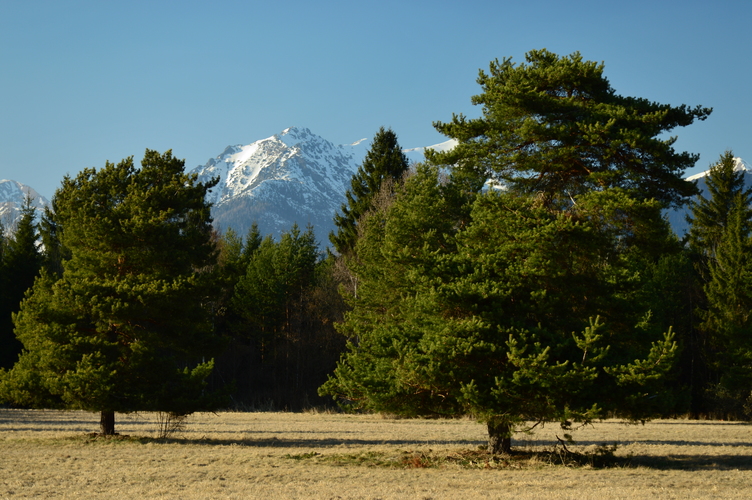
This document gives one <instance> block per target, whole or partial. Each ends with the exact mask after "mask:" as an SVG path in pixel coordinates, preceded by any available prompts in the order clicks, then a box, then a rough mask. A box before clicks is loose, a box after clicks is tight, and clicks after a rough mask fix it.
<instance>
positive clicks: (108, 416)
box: [99, 411, 115, 436]
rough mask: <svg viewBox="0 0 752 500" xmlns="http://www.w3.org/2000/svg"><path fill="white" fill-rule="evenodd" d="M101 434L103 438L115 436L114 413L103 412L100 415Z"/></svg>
mask: <svg viewBox="0 0 752 500" xmlns="http://www.w3.org/2000/svg"><path fill="white" fill-rule="evenodd" d="M99 433H100V434H102V435H103V436H114V435H115V412H114V411H102V412H100V413H99Z"/></svg>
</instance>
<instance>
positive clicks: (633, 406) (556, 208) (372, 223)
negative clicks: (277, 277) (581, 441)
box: [320, 50, 710, 452]
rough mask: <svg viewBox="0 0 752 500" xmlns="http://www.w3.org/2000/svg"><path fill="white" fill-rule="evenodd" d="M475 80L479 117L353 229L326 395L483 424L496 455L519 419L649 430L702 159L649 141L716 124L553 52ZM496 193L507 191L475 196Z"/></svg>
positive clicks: (460, 122) (458, 125)
mask: <svg viewBox="0 0 752 500" xmlns="http://www.w3.org/2000/svg"><path fill="white" fill-rule="evenodd" d="M527 58H528V63H529V65H524V64H523V65H521V66H519V67H515V66H514V65H513V64H512V63H511V62H510V61H509V60H505V61H504V62H503V63H499V62H498V61H497V62H495V63H492V65H491V75H490V76H487V75H485V74H484V73H481V76H480V78H479V83H480V84H481V86H482V87H483V90H484V93H483V94H481V95H480V96H476V97H475V98H474V102H475V103H476V104H482V105H483V117H482V118H479V119H475V120H467V119H465V118H464V117H462V116H455V118H454V120H453V122H452V123H450V124H441V123H438V124H437V125H436V127H437V128H438V129H439V130H440V131H441V132H443V133H444V134H446V135H449V136H450V137H453V138H455V139H457V140H458V141H459V145H458V146H457V147H456V148H455V149H454V150H452V151H449V152H445V153H429V155H428V158H429V161H430V162H432V163H434V164H437V165H438V166H444V167H448V168H449V169H450V173H449V175H448V176H443V177H442V178H440V176H439V170H438V167H436V166H419V167H418V169H417V171H416V173H415V175H413V176H412V177H410V178H408V179H407V180H406V181H405V183H404V185H403V186H402V187H401V189H400V190H399V191H398V192H397V196H396V199H394V201H393V203H392V204H391V205H386V206H383V207H379V208H378V209H374V210H372V211H371V212H370V213H369V214H368V215H367V216H366V217H365V218H364V219H362V221H361V236H360V239H359V240H358V242H357V246H356V252H355V255H356V258H353V259H351V262H350V269H351V270H352V272H353V273H354V274H355V275H356V277H357V282H358V289H357V293H355V294H353V295H352V296H350V302H351V305H352V307H353V309H352V311H350V312H349V313H347V314H346V316H345V321H344V322H343V323H342V325H341V326H340V330H341V331H342V332H343V333H344V334H345V335H347V337H348V338H349V343H348V352H347V353H346V354H345V355H344V356H343V357H342V359H341V361H340V363H339V365H338V366H337V369H336V371H335V373H334V375H333V376H332V377H331V378H330V380H329V381H328V382H327V383H326V384H324V386H322V388H321V390H320V391H321V393H322V394H328V395H332V396H334V397H335V398H337V399H338V400H339V401H340V402H341V403H342V404H344V405H345V406H350V407H353V408H361V409H368V410H373V411H382V412H389V413H396V414H401V415H434V416H436V415H438V416H441V415H445V416H448V415H461V414H467V415H473V416H474V417H475V418H477V419H478V420H479V421H481V422H485V423H486V424H487V425H488V430H489V450H490V451H492V452H506V451H509V437H510V436H511V433H512V430H513V428H514V427H515V425H517V424H519V423H521V422H523V421H526V420H530V419H532V420H538V421H552V420H553V421H559V422H562V424H563V425H568V423H569V422H571V421H572V420H579V421H585V422H587V421H590V420H592V419H594V418H597V417H599V416H601V415H604V414H609V415H620V416H623V417H625V418H628V419H644V418H649V417H650V416H652V415H655V414H656V413H658V412H659V411H660V410H662V409H665V405H666V404H671V401H672V398H671V397H670V395H669V394H668V393H667V391H666V390H665V387H664V381H665V380H666V378H667V376H668V374H669V371H670V370H671V368H672V367H673V365H674V360H675V358H676V356H677V354H678V348H677V345H676V343H675V342H674V334H673V333H672V331H671V329H670V328H665V326H666V325H662V324H656V323H655V322H653V321H651V317H652V313H651V307H652V306H651V304H650V300H651V299H652V297H651V296H650V294H646V293H645V292H644V289H645V286H646V285H647V284H652V281H651V280H652V277H651V275H650V273H646V272H645V270H651V269H653V268H654V267H655V266H657V264H658V262H659V261H660V259H661V257H662V256H663V255H666V254H669V253H673V254H675V253H677V252H678V248H679V247H678V242H677V241H676V239H675V238H672V236H671V232H670V229H669V227H668V224H667V222H666V221H665V220H663V219H662V217H661V209H662V208H664V207H665V206H668V205H670V204H672V203H679V202H681V201H682V199H683V198H684V197H685V196H687V195H690V194H692V193H693V192H694V189H695V188H694V186H692V185H691V184H688V183H686V182H684V181H683V180H682V179H681V173H682V172H683V170H684V168H686V167H687V166H690V164H693V163H694V160H695V159H696V158H695V157H694V156H692V155H688V154H676V153H675V152H674V151H673V149H672V148H671V144H672V143H673V140H660V139H657V138H656V136H657V135H658V134H660V133H662V132H664V131H667V130H671V129H672V128H674V127H676V126H679V125H687V124H689V123H691V122H692V121H693V120H694V119H704V118H705V117H706V116H707V114H708V113H709V112H710V110H708V109H702V108H696V109H694V110H689V109H687V108H686V107H684V106H682V107H680V108H672V107H670V106H664V105H658V104H654V103H650V102H648V101H646V100H644V99H635V98H624V97H621V96H618V95H616V94H615V92H614V91H613V89H611V87H610V86H609V84H608V81H607V80H606V79H605V78H604V77H603V76H602V65H597V64H595V63H591V62H584V61H582V59H581V58H580V56H579V54H573V55H572V56H569V57H565V58H559V57H558V56H555V55H554V54H551V53H549V52H547V51H545V50H543V51H533V52H531V53H529V54H528V55H527ZM489 177H490V178H491V179H492V180H495V181H497V182H499V183H501V184H502V185H503V186H504V188H503V189H502V190H495V189H490V190H487V191H485V192H479V188H480V186H481V185H482V184H483V183H484V182H485V181H486V180H487V179H488V178H489Z"/></svg>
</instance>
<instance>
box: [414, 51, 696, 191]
mask: <svg viewBox="0 0 752 500" xmlns="http://www.w3.org/2000/svg"><path fill="white" fill-rule="evenodd" d="M525 58H526V61H527V63H523V64H520V65H516V64H514V63H513V62H512V61H511V59H509V58H507V59H504V60H503V61H501V62H500V61H498V60H496V61H493V62H492V63H491V65H490V68H489V72H488V73H485V72H483V71H481V72H480V76H479V77H478V83H479V84H480V85H481V87H482V89H483V92H482V93H481V94H479V95H476V96H474V97H473V104H477V105H481V106H482V113H483V116H482V117H480V118H475V119H467V118H465V117H464V116H462V115H459V116H454V118H453V119H452V121H451V122H449V123H441V122H437V123H436V124H435V126H436V128H437V129H438V130H439V131H440V132H442V133H443V134H445V135H447V136H449V137H452V138H455V139H457V140H458V141H459V145H458V146H457V147H456V148H455V149H454V150H452V151H449V152H446V153H434V154H433V155H430V154H429V155H428V158H429V160H430V161H433V162H435V163H439V164H443V165H448V166H449V165H456V166H457V168H459V169H460V170H461V171H462V172H464V173H465V174H469V175H470V176H473V175H475V176H481V177H482V178H484V179H485V178H487V177H489V176H490V177H492V178H494V179H495V180H497V181H499V182H501V183H502V184H505V185H507V186H509V187H512V188H514V189H516V190H519V191H521V192H525V193H540V194H541V195H542V196H544V197H545V198H546V199H547V200H548V202H549V203H554V201H555V200H556V199H559V200H562V199H564V200H567V199H569V198H570V197H572V196H576V195H578V194H581V193H584V192H586V191H588V190H601V189H608V188H613V187H619V188H622V189H624V190H626V191H628V192H629V193H630V194H631V195H633V196H634V197H636V198H637V199H643V198H648V199H650V198H654V199H656V200H658V201H660V202H661V203H663V204H665V205H668V204H680V203H681V202H682V201H683V200H684V198H685V197H687V196H690V195H692V194H694V193H695V188H694V187H693V186H692V185H691V184H689V183H687V182H685V181H684V180H683V179H682V178H681V175H682V173H683V172H684V171H685V170H686V169H687V168H689V167H692V166H693V165H694V163H695V162H696V161H697V158H698V157H697V155H691V154H688V153H677V152H675V151H674V149H673V147H672V145H673V143H674V141H675V138H669V139H663V138H659V136H660V135H662V134H663V133H665V132H669V131H671V130H672V129H674V128H675V127H680V126H687V125H689V124H691V123H692V122H693V121H694V120H695V119H697V120H704V119H705V118H706V117H707V116H708V115H709V114H710V112H711V109H709V108H702V107H700V106H697V107H695V108H688V107H687V106H685V105H681V106H679V107H673V106H670V105H666V104H658V103H654V102H650V101H648V100H647V99H642V98H635V97H623V96H620V95H618V94H616V92H615V90H614V89H613V88H612V87H611V85H610V83H609V82H608V79H606V77H604V76H603V68H604V66H603V64H598V63H595V62H593V61H584V60H583V59H582V57H581V56H580V54H579V53H578V52H575V53H573V54H571V55H569V56H565V57H559V56H558V55H556V54H553V53H551V52H549V51H547V50H545V49H543V50H533V51H530V52H528V53H527V54H526V56H525Z"/></svg>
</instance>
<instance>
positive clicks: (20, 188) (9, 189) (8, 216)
mask: <svg viewBox="0 0 752 500" xmlns="http://www.w3.org/2000/svg"><path fill="white" fill-rule="evenodd" d="M27 196H28V197H29V198H31V206H33V207H34V208H35V209H36V210H37V212H38V213H41V212H42V211H44V207H46V206H48V205H49V204H50V202H49V201H48V200H47V198H45V197H44V196H42V195H40V194H39V193H37V192H36V191H35V190H34V189H33V188H31V187H29V186H27V185H26V184H21V183H20V182H18V181H13V180H8V179H2V180H0V222H2V224H3V226H4V227H5V230H6V231H11V232H12V231H13V228H14V227H15V225H16V222H18V218H19V217H20V216H21V207H22V206H23V204H24V201H25V200H26V197H27Z"/></svg>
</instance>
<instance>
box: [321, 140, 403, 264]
mask: <svg viewBox="0 0 752 500" xmlns="http://www.w3.org/2000/svg"><path fill="white" fill-rule="evenodd" d="M408 167H409V163H408V161H407V157H406V156H405V154H404V153H403V152H402V149H401V148H400V145H399V143H398V142H397V134H395V133H394V132H393V131H392V129H384V127H381V128H380V129H379V131H378V132H377V133H376V135H375V136H374V138H373V142H372V143H371V147H370V149H369V150H368V152H367V153H366V156H365V159H364V160H363V163H362V164H361V165H360V167H358V171H357V173H356V174H355V175H354V176H353V178H352V180H351V182H350V189H349V190H348V191H347V192H346V193H345V198H346V202H345V203H344V204H343V205H342V208H341V213H338V214H335V216H334V224H335V225H336V226H337V231H336V232H332V233H331V234H330V235H329V240H330V241H331V242H332V244H333V245H334V248H335V250H336V251H337V252H338V253H339V254H345V253H348V252H351V251H352V250H353V249H354V248H355V242H356V240H357V238H358V230H357V225H358V219H360V217H362V216H363V215H364V214H365V213H366V212H367V211H368V210H369V208H371V200H372V199H373V197H374V196H375V195H376V194H377V193H378V192H379V189H380V188H381V185H382V183H384V182H385V181H389V180H391V181H394V180H397V179H399V178H400V177H402V175H403V174H404V173H405V172H406V171H407V169H408Z"/></svg>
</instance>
